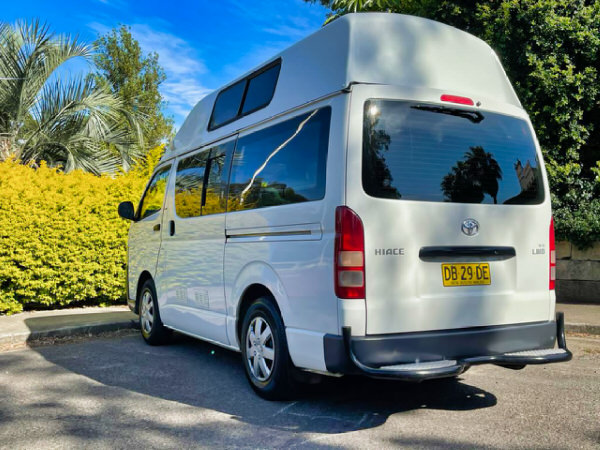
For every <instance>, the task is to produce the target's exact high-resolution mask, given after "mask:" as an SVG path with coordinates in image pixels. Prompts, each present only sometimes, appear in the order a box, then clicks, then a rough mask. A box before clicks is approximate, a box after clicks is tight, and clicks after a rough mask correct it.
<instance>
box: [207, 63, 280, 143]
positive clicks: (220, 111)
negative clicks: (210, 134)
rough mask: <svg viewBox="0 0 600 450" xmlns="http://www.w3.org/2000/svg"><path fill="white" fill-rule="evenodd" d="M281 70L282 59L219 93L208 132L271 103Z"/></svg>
mask: <svg viewBox="0 0 600 450" xmlns="http://www.w3.org/2000/svg"><path fill="white" fill-rule="evenodd" d="M280 70H281V59H279V60H277V61H275V62H273V63H270V64H268V65H267V66H265V67H263V68H261V69H259V70H257V71H256V72H254V73H252V74H250V75H248V76H247V77H246V78H244V79H243V80H240V81H238V82H237V83H235V84H234V85H231V86H229V87H227V88H225V89H223V90H222V91H221V92H219V94H218V95H217V98H216V99H215V105H214V107H213V111H212V114H211V116H210V121H209V122H208V130H209V131H211V130H214V129H215V128H218V127H220V126H222V125H226V124H228V123H230V122H232V121H234V120H236V119H239V118H240V117H243V116H245V115H246V114H250V113H252V112H254V111H257V110H259V109H261V108H264V107H266V106H267V105H268V104H269V103H271V100H272V99H273V94H274V93H275V86H276V85H277V79H278V78H279V72H280Z"/></svg>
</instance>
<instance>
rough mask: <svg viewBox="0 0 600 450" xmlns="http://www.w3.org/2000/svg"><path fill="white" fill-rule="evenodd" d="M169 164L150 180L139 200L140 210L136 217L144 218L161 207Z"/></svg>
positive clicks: (169, 168)
mask: <svg viewBox="0 0 600 450" xmlns="http://www.w3.org/2000/svg"><path fill="white" fill-rule="evenodd" d="M170 170H171V166H169V167H165V168H163V169H160V170H159V171H158V172H157V173H156V174H155V175H154V177H153V178H152V180H151V181H150V184H149V185H148V189H146V192H145V194H144V197H143V198H142V201H141V202H140V211H139V214H138V217H139V218H140V220H141V219H144V218H146V217H148V216H150V215H152V214H154V213H156V212H158V211H160V210H161V209H162V205H163V201H164V198H165V191H166V190H167V180H168V179H169V171H170Z"/></svg>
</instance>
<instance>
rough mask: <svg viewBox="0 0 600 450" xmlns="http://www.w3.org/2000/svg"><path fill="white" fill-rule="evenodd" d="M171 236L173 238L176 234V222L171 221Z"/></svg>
mask: <svg viewBox="0 0 600 450" xmlns="http://www.w3.org/2000/svg"><path fill="white" fill-rule="evenodd" d="M169 234H170V235H171V236H173V235H174V234H175V221H174V220H169Z"/></svg>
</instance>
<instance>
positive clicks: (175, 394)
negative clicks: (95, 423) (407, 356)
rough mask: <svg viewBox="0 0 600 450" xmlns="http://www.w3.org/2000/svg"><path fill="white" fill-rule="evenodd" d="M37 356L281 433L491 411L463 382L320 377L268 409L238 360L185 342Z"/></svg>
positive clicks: (89, 346) (134, 341)
mask: <svg viewBox="0 0 600 450" xmlns="http://www.w3.org/2000/svg"><path fill="white" fill-rule="evenodd" d="M66 347H69V350H68V351H65V348H66ZM35 350H36V351H37V352H38V353H39V354H41V355H42V356H43V357H44V358H45V359H46V360H47V361H49V362H51V363H53V364H55V365H57V366H60V367H62V368H64V369H66V370H68V371H70V372H73V373H77V374H80V375H83V376H85V377H88V378H90V379H92V380H95V381H98V382H100V383H102V384H104V385H108V386H116V387H120V388H123V389H126V390H129V391H133V392H138V393H142V394H145V395H149V396H154V397H156V398H161V399H165V400H170V401H175V402H179V403H182V404H186V405H190V406H193V407H199V408H204V409H211V410H214V411H218V412H222V413H226V414H229V415H231V416H233V418H234V419H235V420H238V421H240V422H243V423H247V424H252V425H257V426H261V427H268V428H271V429H276V430H281V431H291V432H317V433H328V434H333V433H345V432H349V431H357V430H362V429H368V428H374V427H377V426H379V425H382V424H384V423H385V422H386V421H387V419H388V417H389V416H391V415H392V414H401V413H405V412H408V411H413V410H416V409H439V410H456V411H465V410H473V409H480V408H488V407H491V406H494V405H495V404H496V397H495V396H494V395H493V394H491V393H489V392H486V391H484V390H482V389H479V388H477V387H474V386H471V385H469V384H467V383H465V382H464V381H463V380H432V381H427V382H423V383H420V384H412V383H401V382H395V381H388V380H374V379H368V378H363V377H344V378H329V377H325V378H324V380H323V382H322V383H321V384H319V385H313V386H309V387H307V389H306V390H305V392H303V393H302V394H301V395H300V396H299V398H298V399H297V400H296V401H292V402H268V401H265V400H262V399H260V398H259V397H258V396H257V395H256V394H255V393H254V392H253V391H252V389H251V388H250V386H249V384H248V382H247V381H246V379H245V374H244V370H243V367H242V364H241V360H240V359H241V358H240V355H239V354H238V353H235V352H231V351H228V350H224V349H221V348H219V347H216V346H213V345H211V344H208V343H204V342H201V341H197V340H193V339H189V338H187V337H183V336H177V337H176V338H175V342H174V343H173V344H172V345H169V346H164V347H150V346H148V345H146V344H145V343H144V342H143V341H142V339H141V338H140V337H137V336H128V337H122V338H117V339H107V340H101V339H99V340H95V341H89V342H86V343H82V344H72V345H68V346H55V347H39V348H36V349H35Z"/></svg>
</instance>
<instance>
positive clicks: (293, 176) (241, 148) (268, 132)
mask: <svg viewBox="0 0 600 450" xmlns="http://www.w3.org/2000/svg"><path fill="white" fill-rule="evenodd" d="M330 119H331V108H330V107H324V108H320V109H317V110H315V111H313V112H311V113H307V114H303V115H301V116H298V117H295V118H293V119H290V120H287V121H285V122H282V123H278V124H277V125H273V126H271V127H269V128H266V129H264V130H260V131H257V132H255V133H252V134H250V135H247V136H244V137H241V138H239V139H238V142H237V146H236V149H235V154H234V158H233V164H232V168H231V179H230V185H229V197H228V210H229V211H238V210H245V209H253V208H263V207H267V206H274V205H285V204H289V203H299V202H307V201H311V200H320V199H322V198H323V197H324V196H325V172H326V163H327V147H328V143H329V123H330Z"/></svg>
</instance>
